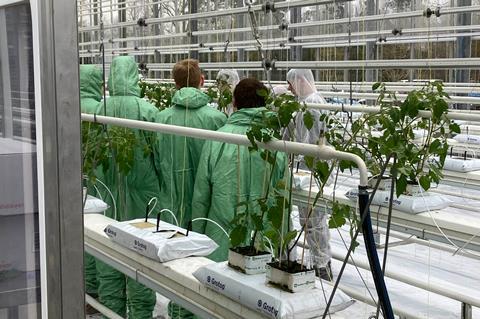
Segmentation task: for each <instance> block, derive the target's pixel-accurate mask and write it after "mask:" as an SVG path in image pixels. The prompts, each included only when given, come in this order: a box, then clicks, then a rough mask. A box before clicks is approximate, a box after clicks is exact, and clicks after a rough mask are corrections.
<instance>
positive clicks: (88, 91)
mask: <svg viewBox="0 0 480 319" xmlns="http://www.w3.org/2000/svg"><path fill="white" fill-rule="evenodd" d="M102 84H103V75H102V71H101V70H100V69H99V68H98V67H97V66H95V65H87V64H83V65H80V109H81V110H82V113H90V114H93V113H95V112H96V111H97V109H98V108H99V106H100V104H101V103H100V101H101V100H102V95H103V94H102ZM84 261H85V290H86V293H87V294H89V295H90V296H93V297H96V296H97V294H98V291H97V289H98V281H97V270H96V266H95V258H94V257H93V256H91V255H89V254H85V259H84Z"/></svg>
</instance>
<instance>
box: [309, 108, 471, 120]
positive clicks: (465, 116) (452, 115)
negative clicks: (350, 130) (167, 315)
mask: <svg viewBox="0 0 480 319" xmlns="http://www.w3.org/2000/svg"><path fill="white" fill-rule="evenodd" d="M307 106H308V107H310V108H312V109H317V110H327V111H339V112H342V111H343V112H361V113H378V112H380V107H379V106H363V105H338V104H310V103H309V104H307ZM419 115H420V116H421V117H431V113H430V111H419ZM446 116H447V118H449V119H451V120H464V121H477V122H478V121H480V112H475V113H473V112H472V113H468V112H451V111H449V112H448V113H447V115H446Z"/></svg>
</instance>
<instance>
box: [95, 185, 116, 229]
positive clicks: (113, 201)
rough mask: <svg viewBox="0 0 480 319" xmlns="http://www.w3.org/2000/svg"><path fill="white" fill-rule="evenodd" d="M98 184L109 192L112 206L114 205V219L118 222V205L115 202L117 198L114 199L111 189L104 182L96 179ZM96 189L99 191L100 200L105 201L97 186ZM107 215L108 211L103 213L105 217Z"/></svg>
mask: <svg viewBox="0 0 480 319" xmlns="http://www.w3.org/2000/svg"><path fill="white" fill-rule="evenodd" d="M96 181H97V182H99V183H100V184H101V185H102V186H103V187H104V188H105V190H106V191H107V193H108V195H110V198H111V199H112V204H113V218H114V219H115V220H117V204H116V202H115V198H114V197H113V194H112V192H111V191H110V189H109V188H108V187H107V185H105V183H104V182H102V181H101V180H100V179H99V178H97V179H96ZM95 189H96V190H97V192H98V194H99V195H100V199H101V200H103V198H101V197H102V196H101V194H100V192H99V191H98V188H97V187H96V186H95ZM105 213H106V211H104V212H103V216H105Z"/></svg>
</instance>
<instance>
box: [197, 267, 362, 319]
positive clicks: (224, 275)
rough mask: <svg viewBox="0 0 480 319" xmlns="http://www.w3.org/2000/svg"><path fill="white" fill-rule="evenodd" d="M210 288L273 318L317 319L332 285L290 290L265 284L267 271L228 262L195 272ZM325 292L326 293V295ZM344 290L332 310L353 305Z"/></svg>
mask: <svg viewBox="0 0 480 319" xmlns="http://www.w3.org/2000/svg"><path fill="white" fill-rule="evenodd" d="M193 275H194V276H195V278H197V279H198V280H199V281H200V282H201V283H203V284H204V285H206V286H207V287H209V288H211V289H213V290H215V291H217V292H219V293H221V294H223V295H225V296H227V297H229V298H230V299H232V300H234V301H236V302H238V303H240V304H242V305H244V306H246V307H248V308H250V309H252V310H255V311H258V312H260V313H262V314H264V315H266V316H267V317H269V318H275V319H287V318H298V319H302V318H303V319H307V318H316V317H318V316H321V315H322V314H323V311H324V310H325V305H326V302H325V296H330V294H331V291H332V286H331V284H330V283H327V282H325V281H323V282H322V284H323V289H324V290H322V284H321V283H320V281H318V280H317V281H316V284H315V285H316V286H315V288H314V289H310V290H306V291H302V292H296V293H290V292H286V291H283V290H281V289H278V288H276V287H274V286H272V285H269V284H266V283H265V274H258V275H245V274H242V273H240V272H238V271H236V270H233V269H232V268H230V267H228V265H227V263H216V264H211V265H207V266H204V267H202V268H200V269H198V270H197V271H195V272H194V273H193ZM324 293H325V295H324ZM353 302H354V301H353V300H352V299H351V298H350V297H348V296H347V295H346V294H345V293H343V292H342V291H337V292H336V294H335V298H334V299H333V302H332V306H331V307H330V311H331V313H335V312H337V311H342V310H344V309H346V308H348V307H349V306H351V305H352V304H353Z"/></svg>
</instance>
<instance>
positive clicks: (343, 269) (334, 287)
mask: <svg viewBox="0 0 480 319" xmlns="http://www.w3.org/2000/svg"><path fill="white" fill-rule="evenodd" d="M390 158H391V156H387V159H386V161H385V165H384V166H383V167H382V171H381V172H380V176H383V174H384V173H385V170H386V169H387V166H388V162H389V161H390ZM380 182H381V179H380V178H379V179H377V182H376V184H375V188H374V189H373V192H372V194H371V195H370V198H369V200H368V202H367V205H366V206H365V208H364V211H363V212H360V214H361V215H360V216H361V218H360V223H359V227H358V228H357V230H356V231H355V235H354V236H353V237H352V240H351V244H350V248H349V249H348V251H347V255H346V256H345V259H344V260H343V263H342V267H341V268H340V272H339V273H338V276H337V280H336V281H335V284H334V286H333V289H332V294H331V295H330V298H329V299H328V303H327V306H326V307H325V311H324V313H323V316H322V319H325V318H326V317H327V314H328V310H329V309H330V306H331V304H332V301H333V298H334V296H335V292H336V291H337V289H338V285H339V284H340V279H341V278H342V275H343V272H344V271H345V267H346V266H347V262H348V259H349V258H350V255H351V254H352V251H353V248H354V247H355V245H354V243H355V242H356V240H357V237H358V235H359V234H360V229H362V225H363V224H364V222H365V219H366V217H367V216H369V214H368V209H369V207H370V204H371V203H372V200H373V197H374V196H375V193H376V192H377V189H378V186H379V185H380ZM379 301H380V300H379ZM387 319H393V318H387Z"/></svg>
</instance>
